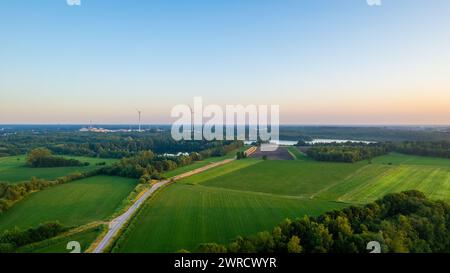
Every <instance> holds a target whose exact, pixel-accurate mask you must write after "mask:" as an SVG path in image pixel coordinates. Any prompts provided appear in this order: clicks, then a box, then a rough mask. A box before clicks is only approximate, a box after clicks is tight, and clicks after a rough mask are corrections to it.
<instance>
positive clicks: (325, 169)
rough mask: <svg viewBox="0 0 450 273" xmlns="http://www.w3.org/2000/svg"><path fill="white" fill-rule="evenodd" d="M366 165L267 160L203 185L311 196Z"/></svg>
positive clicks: (210, 180) (213, 179) (218, 177)
mask: <svg viewBox="0 0 450 273" xmlns="http://www.w3.org/2000/svg"><path fill="white" fill-rule="evenodd" d="M363 164H367V163H357V164H346V163H325V162H316V161H297V160H289V161H284V160H267V161H259V162H258V163H257V164H254V165H251V166H249V167H246V168H243V169H240V170H239V171H238V172H231V173H227V174H224V175H221V176H217V177H214V178H211V179H209V180H208V181H205V182H204V183H203V184H204V185H205V186H210V187H220V188H227V189H235V190H244V191H256V192H265V193H271V194H281V195H293V196H303V197H310V196H311V195H314V194H316V193H318V192H319V191H321V190H323V189H324V188H326V187H328V186H331V185H333V184H334V183H337V182H338V181H341V180H343V179H345V178H346V177H348V176H350V175H351V174H352V173H354V172H355V171H356V170H357V169H359V168H361V166H363ZM221 168H228V166H223V167H221Z"/></svg>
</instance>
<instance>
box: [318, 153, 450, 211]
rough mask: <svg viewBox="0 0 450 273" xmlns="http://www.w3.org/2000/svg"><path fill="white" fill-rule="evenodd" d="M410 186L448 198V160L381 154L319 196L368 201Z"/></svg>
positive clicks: (436, 196)
mask: <svg viewBox="0 0 450 273" xmlns="http://www.w3.org/2000/svg"><path fill="white" fill-rule="evenodd" d="M412 189H416V190H420V191H422V192H424V193H425V194H427V196H428V197H430V198H432V199H444V200H450V160H448V159H440V158H427V157H419V156H408V155H401V154H391V155H387V156H381V157H378V158H376V159H375V160H374V161H373V164H370V165H366V166H364V167H363V168H361V169H359V170H358V171H357V172H355V173H354V174H352V175H351V176H350V177H348V178H347V179H345V180H344V181H341V182H340V183H339V184H337V185H335V186H333V187H331V188H329V189H327V190H326V191H324V192H323V193H321V194H320V197H321V198H323V199H327V200H330V199H333V200H338V201H342V202H349V203H368V202H372V201H374V200H376V199H378V198H380V197H382V196H384V195H386V194H388V193H391V192H400V191H405V190H412Z"/></svg>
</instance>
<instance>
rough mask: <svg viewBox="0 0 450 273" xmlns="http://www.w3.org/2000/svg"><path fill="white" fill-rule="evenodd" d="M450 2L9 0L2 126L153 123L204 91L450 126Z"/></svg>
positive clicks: (300, 117)
mask: <svg viewBox="0 0 450 273" xmlns="http://www.w3.org/2000/svg"><path fill="white" fill-rule="evenodd" d="M449 15H450V1H447V0H383V1H382V6H380V7H371V6H368V5H367V3H366V0H178V1H175V0H151V1H143V0H121V1H119V0H81V6H79V7H73V6H68V5H67V4H66V0H2V1H0V39H1V40H0V124H1V123H88V122H89V120H93V121H94V122H95V123H131V122H135V117H136V114H135V108H141V109H142V110H143V111H144V117H143V118H144V121H145V122H147V123H164V122H169V121H171V119H170V109H171V108H172V107H173V106H174V105H176V104H180V103H184V104H187V103H191V102H192V99H193V97H194V96H203V98H204V100H205V103H211V104H226V103H228V104H250V103H254V104H279V105H280V110H281V121H282V122H283V123H302V124H308V123H312V124H318V123H326V124H342V123H345V124H349V123H356V124H388V123H394V124H400V123H407V124H450V31H449V29H450V16H449Z"/></svg>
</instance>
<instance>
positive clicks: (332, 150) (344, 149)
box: [306, 145, 390, 163]
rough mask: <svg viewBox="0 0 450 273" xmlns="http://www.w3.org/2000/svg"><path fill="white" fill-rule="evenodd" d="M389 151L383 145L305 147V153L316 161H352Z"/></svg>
mask: <svg viewBox="0 0 450 273" xmlns="http://www.w3.org/2000/svg"><path fill="white" fill-rule="evenodd" d="M389 151H390V150H389V148H388V147H386V146H385V145H360V146H355V145H351V146H317V147H311V148H309V149H307V150H306V154H307V155H308V156H309V157H311V158H313V159H315V160H318V161H332V162H351V163H353V162H357V161H361V160H365V159H372V158H374V157H376V156H380V155H384V154H387V153H389Z"/></svg>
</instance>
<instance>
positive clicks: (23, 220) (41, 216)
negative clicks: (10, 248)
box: [0, 176, 137, 231]
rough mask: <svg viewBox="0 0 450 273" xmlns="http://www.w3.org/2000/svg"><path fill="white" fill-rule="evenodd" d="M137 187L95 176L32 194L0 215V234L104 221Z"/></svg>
mask: <svg viewBox="0 0 450 273" xmlns="http://www.w3.org/2000/svg"><path fill="white" fill-rule="evenodd" d="M136 183H137V182H136V181H135V180H134V179H128V178H122V177H114V176H95V177H90V178H86V179H82V180H77V181H74V182H70V183H67V184H63V185H58V186H55V187H52V188H48V189H46V190H43V191H39V192H36V193H32V194H31V195H29V196H28V197H26V198H25V199H23V200H21V201H19V202H18V203H17V204H15V205H14V206H13V207H12V208H11V209H9V210H8V211H7V212H5V213H4V214H2V215H0V231H1V230H5V229H10V228H13V227H15V226H17V227H19V228H28V227H33V226H37V225H38V224H40V223H43V222H48V221H59V222H61V224H63V225H66V226H78V225H83V224H86V223H89V222H93V221H99V220H106V219H107V218H108V217H109V216H110V215H112V214H113V213H114V211H115V210H116V209H117V208H118V206H119V205H120V204H121V202H122V200H123V199H125V198H126V197H127V195H128V194H129V193H130V192H131V191H132V190H133V188H134V187H135V186H136Z"/></svg>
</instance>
